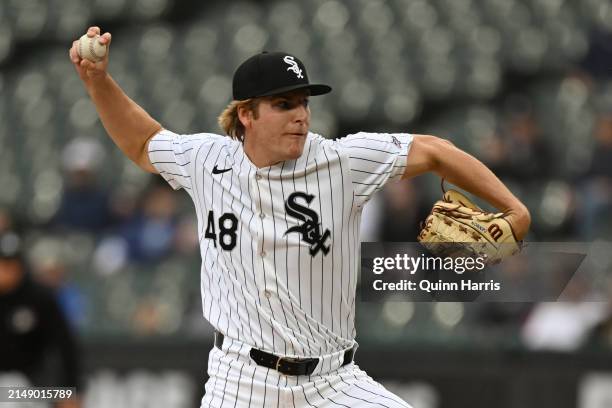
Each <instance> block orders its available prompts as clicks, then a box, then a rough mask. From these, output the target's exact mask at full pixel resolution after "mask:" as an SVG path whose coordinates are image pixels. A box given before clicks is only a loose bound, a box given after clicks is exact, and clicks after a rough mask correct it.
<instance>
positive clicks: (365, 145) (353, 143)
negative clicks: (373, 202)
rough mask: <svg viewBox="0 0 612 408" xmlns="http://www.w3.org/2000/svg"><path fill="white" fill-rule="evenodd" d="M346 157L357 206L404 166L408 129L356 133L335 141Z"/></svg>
mask: <svg viewBox="0 0 612 408" xmlns="http://www.w3.org/2000/svg"><path fill="white" fill-rule="evenodd" d="M337 143H338V146H339V147H340V149H341V150H342V152H343V153H344V155H345V156H346V157H347V158H348V162H349V167H350V173H351V178H352V183H353V191H354V193H355V201H356V205H357V206H362V205H363V204H365V203H366V202H367V201H368V200H369V199H370V197H372V195H373V194H374V193H375V192H377V191H379V190H380V189H382V188H383V187H384V185H385V184H386V183H387V182H388V181H391V180H399V179H400V178H401V177H402V174H404V170H405V169H406V161H407V156H408V152H409V150H410V146H411V145H412V135H411V134H408V133H365V132H361V133H357V134H354V135H348V136H346V137H344V138H342V139H339V140H338V141H337Z"/></svg>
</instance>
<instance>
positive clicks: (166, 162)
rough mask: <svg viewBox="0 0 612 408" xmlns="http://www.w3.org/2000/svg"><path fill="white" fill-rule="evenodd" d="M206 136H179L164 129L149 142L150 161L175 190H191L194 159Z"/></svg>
mask: <svg viewBox="0 0 612 408" xmlns="http://www.w3.org/2000/svg"><path fill="white" fill-rule="evenodd" d="M205 138H206V134H195V135H177V134H176V133H173V132H171V131H169V130H166V129H162V130H161V131H160V132H159V133H157V134H156V135H155V136H153V138H152V139H151V141H150V142H149V149H148V152H149V160H150V161H151V164H152V165H153V167H155V169H156V170H157V171H158V172H159V174H160V175H161V176H162V177H163V178H164V179H165V180H166V181H167V182H168V184H170V186H171V187H172V188H173V189H175V190H178V189H181V188H183V189H186V190H190V189H191V176H192V175H191V173H192V169H193V168H194V166H193V165H192V157H193V156H194V155H195V152H196V151H197V149H198V147H199V146H201V145H202V143H203V142H204V139H205Z"/></svg>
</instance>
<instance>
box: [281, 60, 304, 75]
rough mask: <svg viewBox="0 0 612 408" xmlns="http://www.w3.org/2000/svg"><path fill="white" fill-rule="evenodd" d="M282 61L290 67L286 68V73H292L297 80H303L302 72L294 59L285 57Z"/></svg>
mask: <svg viewBox="0 0 612 408" xmlns="http://www.w3.org/2000/svg"><path fill="white" fill-rule="evenodd" d="M283 61H285V62H286V63H287V64H289V65H290V67H289V68H287V71H293V72H295V73H296V75H297V77H298V78H304V76H303V75H302V70H301V69H300V67H299V66H298V64H297V62H295V60H294V57H292V56H291V55H287V56H285V58H283Z"/></svg>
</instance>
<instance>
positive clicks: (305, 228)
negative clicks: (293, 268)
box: [284, 191, 331, 256]
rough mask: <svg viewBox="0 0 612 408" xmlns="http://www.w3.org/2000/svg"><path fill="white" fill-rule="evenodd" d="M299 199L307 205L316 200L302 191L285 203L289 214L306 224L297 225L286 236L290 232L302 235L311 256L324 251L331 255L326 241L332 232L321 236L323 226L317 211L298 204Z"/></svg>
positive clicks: (287, 232) (294, 194)
mask: <svg viewBox="0 0 612 408" xmlns="http://www.w3.org/2000/svg"><path fill="white" fill-rule="evenodd" d="M297 198H302V199H304V200H305V201H306V203H307V204H310V203H311V202H312V200H313V199H314V195H312V194H306V193H304V192H301V191H296V192H295V193H292V194H291V195H290V196H289V198H288V199H287V202H286V203H285V210H286V211H287V214H289V215H290V216H292V217H295V218H297V219H299V220H301V221H303V222H304V223H303V224H302V225H296V226H294V227H291V228H289V229H288V230H287V231H285V234H284V235H287V234H289V233H290V232H298V233H300V234H301V235H302V240H303V241H304V242H306V243H308V244H310V255H312V256H315V255H316V254H317V253H318V252H319V251H323V254H324V255H327V254H328V253H329V245H325V241H326V240H327V239H328V238H329V237H330V235H331V232H330V231H329V230H328V229H326V230H325V232H323V235H321V224H320V223H319V215H318V214H317V213H316V211H313V210H311V209H310V208H308V207H304V206H302V205H300V204H298V203H297V201H296V200H297Z"/></svg>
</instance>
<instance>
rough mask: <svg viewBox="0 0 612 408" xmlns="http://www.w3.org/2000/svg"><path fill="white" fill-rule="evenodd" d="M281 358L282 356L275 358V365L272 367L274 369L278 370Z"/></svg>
mask: <svg viewBox="0 0 612 408" xmlns="http://www.w3.org/2000/svg"><path fill="white" fill-rule="evenodd" d="M282 360H283V358H282V357H278V359H277V360H276V365H275V367H274V369H275V370H276V371H278V367H279V366H280V363H281V361H282Z"/></svg>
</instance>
